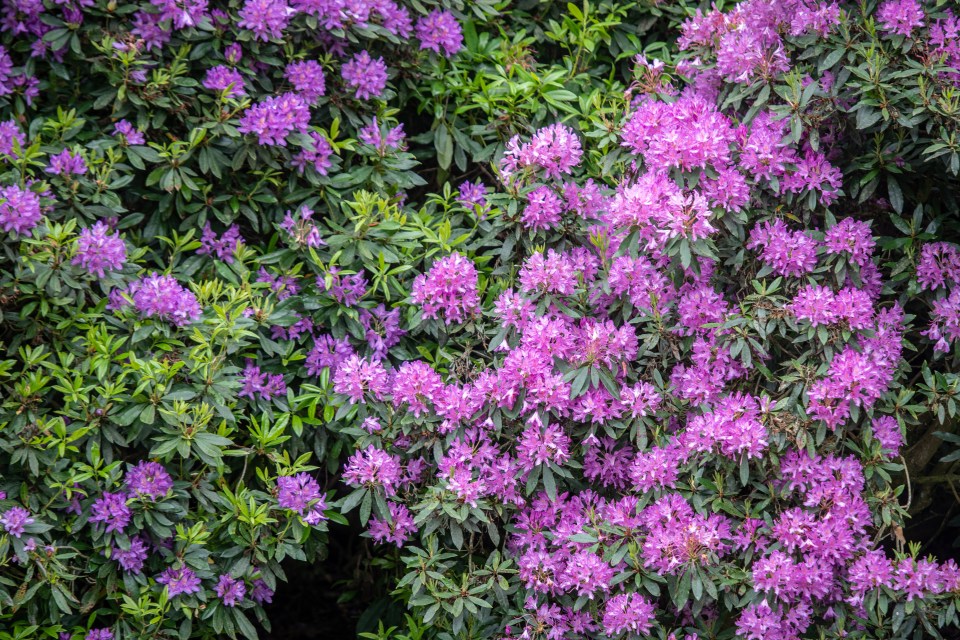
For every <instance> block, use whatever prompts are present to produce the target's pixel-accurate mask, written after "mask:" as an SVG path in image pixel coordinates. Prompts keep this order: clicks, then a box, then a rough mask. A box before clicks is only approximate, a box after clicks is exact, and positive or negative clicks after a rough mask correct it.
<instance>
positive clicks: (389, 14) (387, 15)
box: [377, 0, 413, 38]
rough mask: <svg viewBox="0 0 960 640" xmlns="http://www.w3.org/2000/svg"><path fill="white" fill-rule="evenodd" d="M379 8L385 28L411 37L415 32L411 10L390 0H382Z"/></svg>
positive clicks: (398, 34)
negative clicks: (411, 19)
mask: <svg viewBox="0 0 960 640" xmlns="http://www.w3.org/2000/svg"><path fill="white" fill-rule="evenodd" d="M377 10H378V11H379V12H380V17H381V19H382V20H383V24H382V26H383V28H384V29H386V30H387V31H389V32H390V33H392V34H393V35H395V36H400V37H402V38H409V37H410V34H411V33H412V32H413V23H412V22H411V21H410V12H409V11H407V8H406V7H401V6H399V5H398V4H396V3H394V2H391V1H390V0H381V2H380V4H379V7H378V8H377Z"/></svg>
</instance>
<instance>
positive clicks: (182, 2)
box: [150, 0, 207, 29]
mask: <svg viewBox="0 0 960 640" xmlns="http://www.w3.org/2000/svg"><path fill="white" fill-rule="evenodd" d="M150 3H151V4H152V5H153V6H155V7H157V8H158V9H160V20H161V21H167V20H170V21H171V22H172V23H173V27H174V28H175V29H185V28H187V27H193V26H195V25H196V24H197V23H198V22H199V21H200V20H202V19H203V18H205V17H207V0H150Z"/></svg>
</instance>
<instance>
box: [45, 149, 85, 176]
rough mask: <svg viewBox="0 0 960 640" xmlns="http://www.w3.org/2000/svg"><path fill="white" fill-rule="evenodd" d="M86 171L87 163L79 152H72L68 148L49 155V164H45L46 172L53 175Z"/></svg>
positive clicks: (75, 173)
mask: <svg viewBox="0 0 960 640" xmlns="http://www.w3.org/2000/svg"><path fill="white" fill-rule="evenodd" d="M86 172H87V163H86V162H84V160H83V156H82V155H80V154H79V153H77V154H74V153H72V152H71V151H70V150H69V149H64V150H63V151H61V152H60V153H58V154H56V155H53V156H50V164H49V165H47V173H51V174H53V175H55V176H62V177H66V176H69V175H77V176H80V175H83V174H85V173H86Z"/></svg>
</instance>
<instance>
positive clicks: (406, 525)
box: [368, 502, 418, 548]
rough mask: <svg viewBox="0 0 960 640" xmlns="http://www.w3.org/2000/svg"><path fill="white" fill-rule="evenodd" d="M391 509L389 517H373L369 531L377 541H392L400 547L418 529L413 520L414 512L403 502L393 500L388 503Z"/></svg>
mask: <svg viewBox="0 0 960 640" xmlns="http://www.w3.org/2000/svg"><path fill="white" fill-rule="evenodd" d="M387 507H388V509H389V510H390V518H389V519H380V518H372V519H371V520H370V525H369V527H368V531H369V532H370V537H371V538H373V539H374V540H376V541H377V542H380V543H383V542H392V543H393V544H395V545H397V547H398V548H401V547H403V544H404V543H405V542H406V541H407V540H408V539H409V538H410V536H411V535H413V534H415V533H416V532H417V531H418V528H417V525H416V524H415V523H414V521H413V514H412V513H410V510H409V509H407V507H406V506H404V505H402V504H397V503H395V502H391V503H389V504H388V505H387Z"/></svg>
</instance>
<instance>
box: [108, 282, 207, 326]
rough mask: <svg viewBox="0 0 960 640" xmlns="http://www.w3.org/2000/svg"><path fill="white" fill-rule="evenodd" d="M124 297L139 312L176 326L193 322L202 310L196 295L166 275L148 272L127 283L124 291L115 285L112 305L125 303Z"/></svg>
mask: <svg viewBox="0 0 960 640" xmlns="http://www.w3.org/2000/svg"><path fill="white" fill-rule="evenodd" d="M128 298H129V299H130V300H132V301H133V306H134V307H135V308H136V309H137V311H139V312H140V315H141V316H143V317H146V318H149V317H157V318H159V319H161V320H164V321H166V322H169V323H170V324H172V325H175V326H178V327H183V326H186V325H188V324H191V323H193V322H196V321H197V319H199V317H200V314H201V312H202V310H201V309H200V303H199V302H197V297H196V296H195V295H193V293H192V292H190V291H189V290H188V289H186V288H184V287H183V285H181V284H180V283H179V282H177V279H176V278H174V277H173V276H170V275H161V274H158V273H152V274H150V275H148V276H145V277H143V278H141V279H139V280H136V281H134V282H132V283H130V285H129V286H128V287H127V288H126V290H125V291H121V290H117V289H115V290H114V292H112V294H111V301H112V302H113V307H114V308H115V309H116V308H120V307H123V306H125V305H127V304H128V303H127V299H128Z"/></svg>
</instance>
